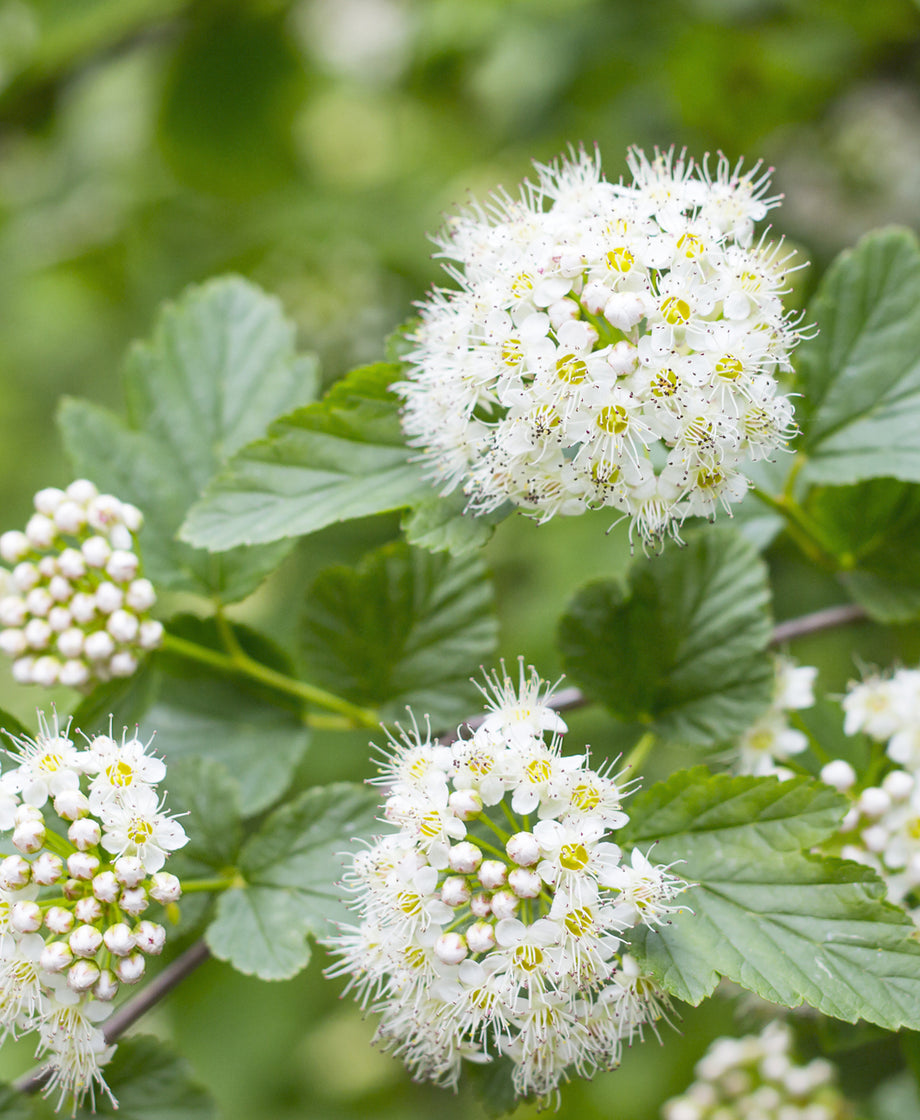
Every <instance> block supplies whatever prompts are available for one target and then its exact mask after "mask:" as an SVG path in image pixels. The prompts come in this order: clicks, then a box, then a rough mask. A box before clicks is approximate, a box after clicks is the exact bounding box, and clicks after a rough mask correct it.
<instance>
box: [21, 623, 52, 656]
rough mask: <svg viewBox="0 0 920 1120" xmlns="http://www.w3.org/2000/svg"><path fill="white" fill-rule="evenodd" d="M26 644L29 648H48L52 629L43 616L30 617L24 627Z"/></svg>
mask: <svg viewBox="0 0 920 1120" xmlns="http://www.w3.org/2000/svg"><path fill="white" fill-rule="evenodd" d="M22 632H23V634H24V636H25V639H26V645H28V647H29V649H47V648H48V644H49V643H50V641H51V634H52V630H51V627H50V626H49V625H48V623H47V622H46V621H45V620H44V619H43V618H30V619H29V621H28V622H27V623H26V624H25V626H24V627H23V631H22Z"/></svg>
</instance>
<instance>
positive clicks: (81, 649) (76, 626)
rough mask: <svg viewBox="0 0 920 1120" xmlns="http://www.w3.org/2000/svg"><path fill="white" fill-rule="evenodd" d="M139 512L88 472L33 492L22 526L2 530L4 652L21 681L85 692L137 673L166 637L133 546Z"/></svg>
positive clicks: (0, 635) (0, 628) (0, 626)
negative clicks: (66, 483) (29, 513)
mask: <svg viewBox="0 0 920 1120" xmlns="http://www.w3.org/2000/svg"><path fill="white" fill-rule="evenodd" d="M142 521H143V518H142V516H141V513H140V511H139V510H138V509H136V508H135V507H134V506H132V505H130V504H129V503H127V502H122V501H119V499H118V498H115V497H113V496H112V495H111V494H100V493H99V491H98V490H97V489H96V487H95V486H94V485H93V484H92V483H91V482H88V481H87V480H86V479H82V478H81V479H78V480H77V481H76V482H72V483H71V484H70V485H69V486H68V487H67V489H66V490H59V489H57V488H56V487H48V488H47V489H45V490H39V492H38V493H37V494H36V495H35V513H34V514H33V515H32V517H30V518H29V522H28V524H27V525H26V528H25V532H19V531H18V530H12V531H10V532H7V533H3V535H2V536H0V559H2V560H3V561H4V562H5V563H6V564H8V565H9V566H10V567H9V569H4V568H0V651H2V652H3V653H5V654H6V655H7V656H8V657H11V658H12V659H13V676H14V677H15V679H16V680H17V681H19V682H20V683H21V684H40V685H44V686H45V687H46V688H50V687H51V686H52V685H55V684H63V685H69V686H70V687H71V688H77V689H83V688H85V687H87V686H89V685H91V684H92V683H93V682H94V681H105V680H109V679H110V678H112V677H130V676H131V675H132V673H134V672H135V671H136V669H137V666H138V659H139V657H141V656H142V655H143V654H144V653H145V652H146V651H148V650H152V649H155V648H156V647H157V646H158V645H159V644H160V641H161V640H162V637H163V627H162V625H161V623H159V622H157V621H155V620H154V619H152V618H150V609H151V607H152V606H153V604H154V603H155V601H156V594H155V593H154V589H153V584H152V583H151V582H150V580H148V579H144V578H143V575H142V573H141V565H140V559H139V558H138V555H137V552H136V551H135V548H134V534H135V533H137V532H138V530H139V529H140V527H141V524H142Z"/></svg>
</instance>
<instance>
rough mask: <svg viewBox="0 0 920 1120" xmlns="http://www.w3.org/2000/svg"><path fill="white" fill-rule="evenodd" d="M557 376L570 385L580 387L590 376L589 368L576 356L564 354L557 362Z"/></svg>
mask: <svg viewBox="0 0 920 1120" xmlns="http://www.w3.org/2000/svg"><path fill="white" fill-rule="evenodd" d="M556 376H557V377H558V378H559V380H560V381H566V382H568V384H569V385H580V384H581V383H582V381H584V379H585V378H586V377H587V376H588V367H587V366H586V365H585V363H584V362H583V361H582V360H581V358H576V357H575V355H574V354H563V355H562V357H561V358H560V359H559V360H558V361H557V362H556Z"/></svg>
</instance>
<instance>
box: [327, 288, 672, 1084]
mask: <svg viewBox="0 0 920 1120" xmlns="http://www.w3.org/2000/svg"><path fill="white" fill-rule="evenodd" d="M538 298H544V297H543V296H542V295H541V296H539V297H538ZM483 691H484V693H485V695H486V699H487V702H488V705H489V710H488V714H487V716H486V718H485V720H484V721H483V723H482V724H481V725H480V726H479V727H478V728H477V729H476V731H474V732H473V734H472V737H471V738H468V739H462V740H459V741H458V742H457V743H455V744H454V745H453V748H452V749H451V750H448V751H447V752H446V754H445V748H444V747H443V746H441V745H440V744H438V743H437V742H436V741H432V740H431V738H430V734H429V736H428V737H427V738H424V739H423V737H422V736H421V734H420V733H419V731H418V728H417V725H415V724H413V728H412V731H411V732H410V733H409V734H406V733H403V734H402V738H401V741H400V740H397V741H394V742H392V743H391V757H390V759H389V760H387V761H385V762H384V764H383V766H382V767H381V770H382V775H383V776H384V777H386V778H387V779H389V780H388V782H387V785H388V786H389V790H390V792H389V795H388V798H387V801H386V804H385V806H384V811H383V818H384V819H385V820H386V821H388V822H390V823H393V824H396V825H397V826H398V831H397V832H395V833H390V834H387V835H384V836H381V837H379V838H377V839H376V840H375V841H374V842H373V843H372V844H371V846H370V847H368V848H364V849H361V850H360V851H358V852H357V853H356V854H355V855H354V857H353V860H352V863H351V866H350V868H349V869H348V871H346V873H345V875H344V877H343V882H344V885H345V886H346V888H347V889H348V890H349V891H350V892H351V895H352V903H351V905H352V907H353V909H354V910H355V911H356V912H357V913H358V914H359V915H360V923H359V924H357V925H352V926H345V927H343V929H342V932H341V934H340V935H339V936H338V937H335V938H332V939H330V945H331V947H332V948H333V950H334V951H335V952H336V953H337V954H338V955H339V957H340V958H341V960H340V963H337V964H336V965H334V966H333V967H332V969H330V972H329V974H330V975H335V976H338V975H348V976H350V978H351V979H350V983H349V987H350V988H352V989H354V991H355V992H356V994H357V996H358V998H359V999H360V1000H361V1002H362V1004H364V1005H365V1006H367V1005H369V1004H370V1005H371V1006H372V1007H373V1009H374V1010H375V1011H379V1012H380V1013H381V1016H382V1019H381V1024H380V1027H379V1029H378V1032H377V1036H376V1040H377V1041H378V1042H380V1043H381V1044H382V1045H383V1046H384V1047H385V1048H386V1049H388V1050H391V1051H392V1052H393V1053H394V1054H397V1055H398V1056H400V1057H401V1058H402V1059H403V1060H404V1061H405V1062H406V1064H407V1065H408V1066H409V1068H410V1070H412V1072H413V1074H414V1075H415V1076H416V1077H419V1078H425V1079H428V1080H431V1081H434V1082H436V1083H438V1084H447V1085H455V1084H456V1082H457V1078H458V1077H459V1072H460V1066H461V1061H462V1059H463V1058H469V1059H470V1060H474V1061H490V1060H492V1058H493V1057H494V1056H495V1055H496V1054H500V1053H504V1054H508V1055H509V1056H510V1057H511V1058H512V1059H513V1061H514V1063H515V1073H514V1083H515V1086H516V1089H517V1091H518V1093H520V1094H524V1095H533V1094H536V1095H538V1096H540V1097H541V1098H546V1097H549V1096H551V1095H552V1093H553V1092H555V1090H556V1087H557V1086H558V1084H559V1081H560V1080H561V1079H562V1078H563V1077H565V1076H567V1075H568V1071H569V1070H574V1071H576V1072H586V1073H593V1072H595V1071H596V1070H598V1069H608V1068H612V1067H613V1066H615V1065H616V1064H617V1061H618V1060H619V1043H618V1040H619V1038H620V1037H621V1035H620V1034H619V1033H618V1031H620V1030H621V1029H622V1030H625V1031H626V1032H627V1036H629V1035H631V1033H632V1031H633V1029H634V1028H635V1025H636V1023H638V1022H642V1021H646V1018H647V1016H645V1010H647V1009H648V1007H649V1006H651V1005H650V1004H649V1003H648V1001H646V1003H645V1004H643V1009H644V1010H642V1012H641V1013H640V1012H639V1011H638V1010H637V1012H636V1014H635V1015H633V1014H628V1015H627V1014H619V1013H618V1014H614V1013H613V1012H610V1011H605V1012H604V1015H605V1016H606V1019H605V1024H606V1025H605V1027H604V1029H601V1028H600V1027H596V1029H594V1028H590V1029H589V1028H588V1027H586V1026H585V1025H584V1023H583V1017H584V1014H585V1005H586V1002H592V1001H593V1002H596V1003H597V1004H598V1005H599V1004H600V1003H601V1002H602V1001H603V999H605V998H606V999H607V1000H608V1001H609V999H610V998H611V997H610V996H606V997H605V996H604V993H605V992H608V991H611V990H614V991H615V993H616V1001H617V1004H618V1006H620V1005H622V1004H623V999H624V996H623V993H624V991H625V989H624V988H623V985H622V984H621V983H620V981H619V980H618V979H617V974H618V970H619V969H620V961H619V959H618V957H617V949H618V947H619V945H620V937H619V935H620V933H621V932H622V931H623V930H624V929H625V928H626V927H627V926H628V925H630V924H633V920H635V921H639V920H640V919H642V920H646V921H661V920H662V915H663V914H665V913H666V912H667V911H668V910H670V909H673V907H671V906H669V904H668V900H669V899H670V898H671V897H672V896H673V895H674V894H676V893H677V891H678V890H679V889H680V887H681V886H682V885H683V884H680V883H679V881H678V880H677V879H676V878H675V877H674V876H671V875H669V874H668V872H667V869H666V868H656V867H654V866H653V865H652V864H651V863H650V862H649V861H648V859H647V858H646V857H644V856H641V855H639V856H638V861H637V857H634V863H635V865H636V867H637V868H639V871H637V872H634V873H632V875H631V877H630V876H629V875H627V877H626V878H624V879H623V883H622V885H620V884H619V883H618V882H617V883H614V881H613V879H614V874H615V872H616V870H617V868H618V865H619V861H620V856H621V852H620V848H619V846H618V845H616V844H613V843H610V842H609V841H608V840H607V839H606V837H607V836H608V834H609V829H610V828H618V827H622V825H623V824H625V823H626V821H627V817H626V814H625V813H624V812H623V811H622V809H621V806H620V796H621V794H622V790H620V789H619V788H618V787H617V785H616V783H615V782H614V781H613V780H612V779H610V778H608V777H605V776H602V775H600V774H598V773H596V772H595V771H593V770H590V769H589V768H588V765H587V756H586V755H584V754H582V755H574V756H565V755H563V754H562V752H561V740H560V738H559V734H558V732H559V730H560V723H561V720H559V718H558V717H557V716H556V715H555V713H554V712H553V711H552V708H551V707H550V705H549V703H548V701H549V692H545V691H544V685H543V682H542V681H541V680H540V679H539V677H538V676H537V675H536V673H535V672H534V671H533V670H532V669H531V670H529V671H528V672H525V670H524V668H523V665H522V667H521V672H520V681H519V685H518V687H517V688H516V689H515V687H514V686H513V685H512V684H511V682H510V681H509V680H508V677H507V675H506V674H504V672H503V673H502V676H501V677H498V676H493V677H491V678H487V685H486V687H485V688H484V689H483ZM547 734H549V735H550V736H552V738H551V740H550V741H549V742H547V741H546V736H547ZM474 793H475V794H477V797H476V798H475V799H472V800H471V796H472V794H474ZM458 794H459V795H460V796H458ZM451 813H453V814H454V817H455V827H453V828H452V827H451V826H450V815H451ZM525 815H526V816H527V817H528V818H529V817H530V815H533V816H534V817H535V818H536V823H531V822H530V820H529V819H526V820H525ZM419 822H421V826H420V824H419ZM640 872H641V882H639V877H640ZM656 990H657V989H655V988H654V985H653V984H651V982H648V984H647V991H648V992H654V991H656ZM636 1006H637V1008H638V1006H639V1001H637V1002H636Z"/></svg>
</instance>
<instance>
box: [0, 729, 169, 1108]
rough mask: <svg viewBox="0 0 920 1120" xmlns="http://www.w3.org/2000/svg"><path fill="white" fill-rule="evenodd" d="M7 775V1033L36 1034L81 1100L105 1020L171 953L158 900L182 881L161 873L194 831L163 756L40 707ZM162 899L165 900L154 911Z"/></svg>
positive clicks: (0, 890)
mask: <svg viewBox="0 0 920 1120" xmlns="http://www.w3.org/2000/svg"><path fill="white" fill-rule="evenodd" d="M12 741H13V743H14V746H15V748H16V749H15V751H11V752H9V755H10V759H11V760H12V762H13V764H14V765H13V766H7V767H5V768H4V770H3V773H2V774H0V832H2V833H6V834H7V835H6V837H5V839H6V840H7V841H8V843H9V844H11V845H12V847H13V848H15V849H16V852H15V854H12V855H9V856H6V857H5V858H3V859H2V860H0V1037H5V1036H6V1035H12V1036H14V1037H17V1036H19V1035H20V1034H23V1033H26V1032H30V1031H36V1032H37V1033H38V1036H39V1041H38V1054H39V1055H40V1056H42V1057H43V1058H44V1059H46V1060H47V1061H48V1064H49V1067H50V1069H51V1076H50V1078H49V1081H48V1085H49V1091H54V1090H59V1091H60V1099H61V1101H63V1100H64V1099H65V1098H67V1097H72V1098H73V1099H74V1101H75V1102H79V1101H80V1100H81V1099H82V1097H83V1096H84V1095H85V1094H86V1093H89V1094H90V1095H92V1094H93V1093H94V1091H95V1089H96V1088H97V1087H101V1088H102V1089H103V1090H105V1091H106V1092H107V1091H108V1090H107V1087H106V1085H105V1082H104V1080H103V1078H102V1075H101V1073H100V1066H101V1065H103V1064H104V1063H105V1062H106V1061H107V1060H108V1058H109V1057H110V1056H111V1052H112V1048H111V1047H109V1046H107V1045H106V1043H105V1039H104V1036H103V1033H102V1031H101V1029H100V1028H99V1027H98V1026H97V1024H98V1023H99V1022H101V1021H102V1020H103V1019H104V1018H105V1017H106V1016H107V1015H108V1013H109V1010H110V1008H111V1003H112V1000H113V999H114V998H115V996H116V995H117V994H118V992H119V989H120V988H121V987H122V986H123V985H132V984H136V983H137V982H138V981H139V980H140V979H141V978H142V977H143V975H144V972H145V970H146V967H147V960H148V958H149V957H151V956H156V955H158V954H159V953H161V952H162V950H163V946H164V944H165V940H166V930H165V928H164V926H163V925H162V924H161V922H160V921H159V920H157V915H158V911H159V910H162V908H163V907H167V906H169V905H170V904H172V903H175V902H176V901H177V900H178V898H179V897H180V895H181V885H180V882H179V880H178V879H177V878H176V876H175V875H172V874H171V873H169V872H168V871H164V870H163V866H164V864H165V862H166V859H167V857H168V855H169V853H170V852H172V851H174V850H175V849H177V848H180V847H182V846H183V845H184V844H185V843H186V840H187V837H186V835H185V832H184V830H183V828H182V826H181V825H180V824H179V822H178V821H176V820H175V819H174V818H172V817H171V816H169V814H167V813H165V812H164V811H163V807H162V797H163V795H162V793H161V792H160V791H158V789H157V786H158V784H159V783H160V782H161V781H162V779H163V778H164V777H165V774H166V766H165V764H164V763H163V761H162V760H161V759H159V758H157V757H156V756H155V755H153V754H151V753H150V751H149V744H146V745H145V744H144V743H142V742H141V741H140V740H139V739H137V738H133V737H132V738H129V737H128V736H127V733H125V734H124V735H123V736H122V739H121V742H118V741H116V740H115V739H114V738H112V736H111V735H96V736H93V737H86V736H84V742H83V744H82V745H77V743H75V742H74V740H73V739H72V738H71V737H70V727H69V725H68V726H67V727H64V728H63V729H62V728H61V727H60V726H59V723H58V720H57V717H56V716H55V717H53V718H52V720H51V722H50V724H49V722H48V721H46V720H45V718H44V716H43V715H40V716H39V734H38V735H37V736H36V737H35V738H34V739H30V738H13V739H12ZM151 907H153V909H151Z"/></svg>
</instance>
